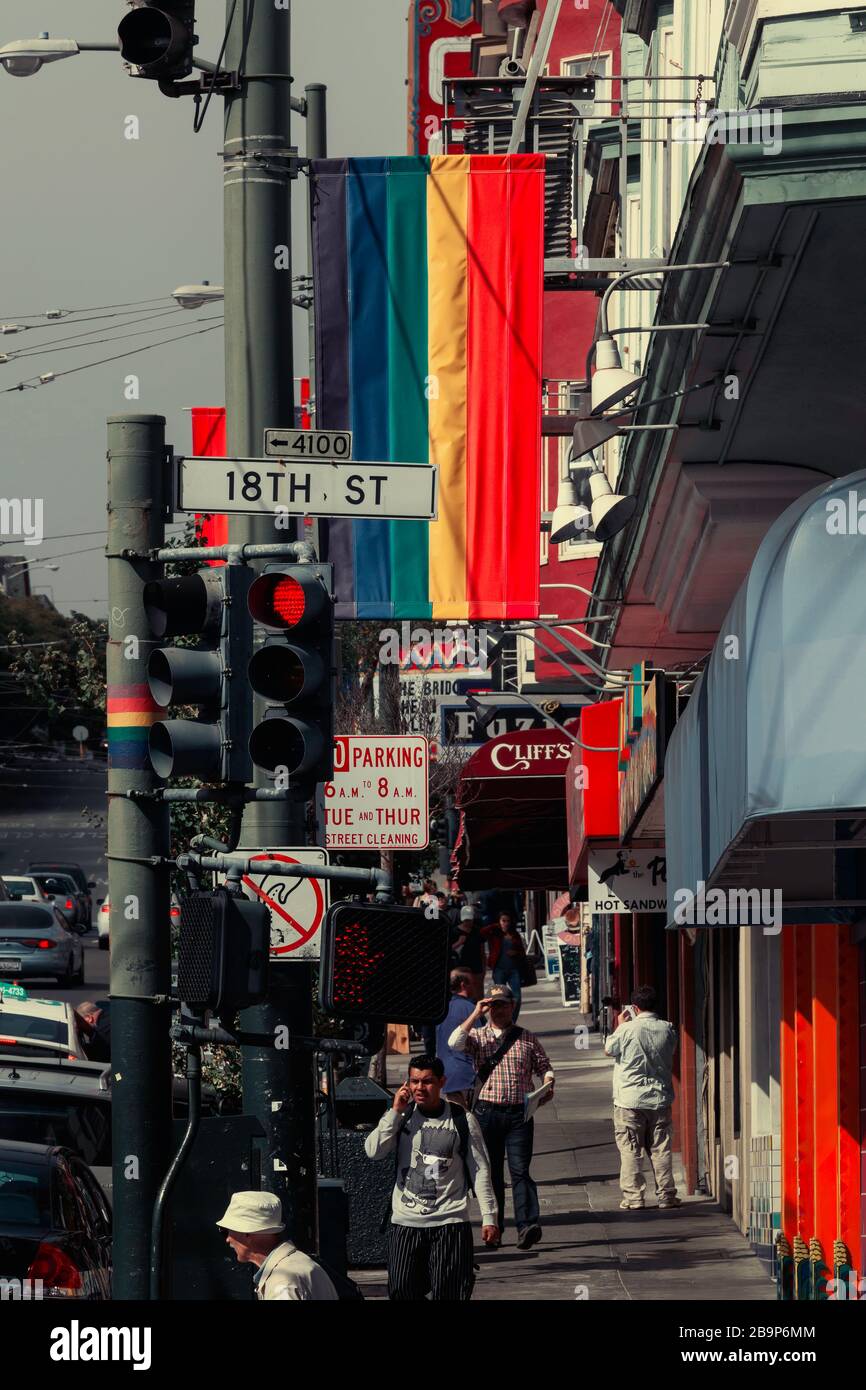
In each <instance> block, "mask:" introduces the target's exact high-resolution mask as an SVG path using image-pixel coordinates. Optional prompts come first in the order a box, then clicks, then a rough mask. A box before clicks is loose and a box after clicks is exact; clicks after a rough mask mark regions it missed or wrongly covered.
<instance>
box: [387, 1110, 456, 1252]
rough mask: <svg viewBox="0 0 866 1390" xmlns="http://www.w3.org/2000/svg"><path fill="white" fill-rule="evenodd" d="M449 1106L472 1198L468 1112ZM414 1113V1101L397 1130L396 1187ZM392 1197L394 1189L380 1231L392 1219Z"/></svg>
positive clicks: (395, 1151) (395, 1149) (389, 1195)
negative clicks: (405, 1137) (402, 1148)
mask: <svg viewBox="0 0 866 1390" xmlns="http://www.w3.org/2000/svg"><path fill="white" fill-rule="evenodd" d="M447 1105H448V1110H449V1119H450V1120H451V1123H452V1124H453V1125H454V1127H455V1129H456V1130H457V1152H458V1153H459V1155H460V1158H461V1159H462V1161H463V1173H464V1176H465V1178H466V1191H467V1192H468V1193H469V1195H470V1197H474V1196H475V1189H474V1188H473V1186H472V1181H471V1179H470V1177H469V1165H468V1163H467V1162H466V1159H467V1155H468V1153H469V1121H468V1120H467V1118H466V1111H465V1110H464V1109H463V1106H462V1105H456V1104H455V1103H454V1101H453V1100H449V1101H448V1102H447ZM414 1112H415V1102H414V1100H413V1101H410V1102H409V1104H408V1105H407V1106H406V1109H405V1110H404V1111H403V1120H402V1123H401V1125H400V1128H399V1129H398V1130H397V1143H396V1145H395V1146H394V1185H393V1186H394V1187H396V1186H397V1180H398V1178H399V1176H400V1140H401V1139H402V1137H403V1135H404V1133H405V1132H406V1130H407V1129H408V1128H409V1121H410V1120H411V1118H412V1116H413V1114H414ZM392 1195H393V1187H392V1189H391V1191H390V1192H389V1193H388V1203H387V1206H386V1207H385V1212H384V1214H383V1216H382V1224H381V1226H380V1227H379V1229H380V1231H384V1230H385V1229H386V1228H387V1226H388V1222H389V1221H390V1219H391V1198H392Z"/></svg>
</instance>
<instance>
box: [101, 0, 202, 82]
mask: <svg viewBox="0 0 866 1390" xmlns="http://www.w3.org/2000/svg"><path fill="white" fill-rule="evenodd" d="M117 37H118V38H119V39H120V56H121V57H122V58H123V59H125V61H126V62H127V63H131V64H132V65H133V67H137V68H138V70H139V76H141V77H151V78H156V79H159V80H164V79H169V80H175V79H178V78H183V77H189V75H190V73H191V72H192V51H193V49H194V48H195V45H196V44H197V43H198V35H197V34H196V32H195V0H159V3H158V4H151V3H150V0H142V3H138V4H136V5H135V8H134V9H131V10H130V11H129V14H127V15H125V16H124V18H123V19H122V20H121V21H120V24H119V25H118V26H117Z"/></svg>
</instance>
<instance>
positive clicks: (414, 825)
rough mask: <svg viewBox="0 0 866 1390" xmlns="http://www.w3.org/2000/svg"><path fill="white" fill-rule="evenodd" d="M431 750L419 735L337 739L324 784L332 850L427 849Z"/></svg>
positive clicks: (327, 836)
mask: <svg viewBox="0 0 866 1390" xmlns="http://www.w3.org/2000/svg"><path fill="white" fill-rule="evenodd" d="M428 784H429V747H428V743H427V739H426V738H424V737H423V736H422V735H420V734H338V735H337V737H336V738H335V739H334V780H333V782H327V783H326V784H325V832H326V833H325V844H326V845H327V846H328V849H425V848H426V846H427V841H428V836H429V829H430V826H429V807H428Z"/></svg>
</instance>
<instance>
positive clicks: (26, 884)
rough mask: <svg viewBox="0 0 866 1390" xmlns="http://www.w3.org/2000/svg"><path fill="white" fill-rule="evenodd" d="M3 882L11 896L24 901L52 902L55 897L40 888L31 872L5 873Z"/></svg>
mask: <svg viewBox="0 0 866 1390" xmlns="http://www.w3.org/2000/svg"><path fill="white" fill-rule="evenodd" d="M3 882H4V883H5V884H6V891H7V893H8V894H9V896H10V898H17V900H18V901H19V902H22V903H50V902H52V901H53V897H52V895H51V894H50V893H46V892H45V890H44V889H43V888H40V886H39V884H38V883H37V882H36V879H35V878H31V876H30V875H29V874H4V875H3Z"/></svg>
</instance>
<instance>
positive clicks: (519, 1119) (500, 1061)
mask: <svg viewBox="0 0 866 1390" xmlns="http://www.w3.org/2000/svg"><path fill="white" fill-rule="evenodd" d="M513 1014H514V999H513V997H512V993H511V990H510V989H509V987H508V985H494V986H493V988H492V989H491V991H490V994H489V995H488V997H487V998H486V999H482V1000H480V1001H479V1002H478V1003H477V1004H476V1005H475V1008H474V1009H473V1010H472V1013H471V1014H469V1015H468V1017H467V1018H465V1019H464V1020H463V1022H462V1023H461V1024H460V1025H459V1026H458V1027H457V1028H455V1030H454V1032H453V1033H452V1034H451V1037H450V1038H449V1039H448V1045H449V1047H451V1048H452V1049H453V1050H454V1051H455V1052H462V1051H465V1052H466V1053H467V1055H468V1056H469V1057H471V1058H472V1060H473V1062H474V1064H475V1068H476V1072H477V1076H476V1081H475V1101H474V1106H473V1114H474V1115H475V1116H477V1118H478V1122H479V1124H480V1125H481V1130H482V1133H483V1134H484V1142H485V1143H486V1145H487V1152H488V1154H489V1156H490V1174H491V1177H492V1180H493V1191H494V1193H495V1194H496V1204H497V1219H496V1224H497V1226H498V1227H499V1230H500V1232H501V1231H504V1229H505V1160H506V1158H507V1159H508V1171H509V1173H510V1174H511V1195H512V1198H513V1201H514V1218H515V1221H516V1222H517V1245H518V1248H519V1249H521V1250H528V1249H529V1248H530V1246H533V1245H535V1244H537V1242H538V1241H539V1240H541V1222H540V1220H539V1206H538V1189H537V1188H536V1186H535V1183H534V1181H533V1179H532V1175H531V1173H530V1171H529V1167H530V1164H531V1162H532V1146H533V1141H534V1135H535V1120H534V1119H533V1118H532V1117H530V1118H529V1119H527V1118H526V1097H527V1095H528V1094H529V1092H530V1091H531V1090H532V1089H533V1084H532V1079H533V1077H534V1076H538V1077H540V1078H542V1079H543V1080H544V1081H545V1082H547V1081H549V1082H551V1083H552V1082H553V1079H554V1077H553V1068H552V1066H551V1065H550V1058H549V1057H548V1055H547V1053H546V1052H545V1050H544V1048H543V1047H542V1046H541V1043H540V1042H539V1040H538V1038H537V1037H536V1036H535V1034H534V1033H529V1032H527V1031H526V1029H525V1028H517V1027H515V1025H514V1021H513ZM485 1015H489V1017H488V1019H487V1021H486V1022H485V1026H484V1027H482V1028H476V1026H475V1025H476V1024H477V1022H478V1020H479V1019H481V1018H482V1017H484V1016H485ZM552 1098H553V1089H552V1086H551V1091H550V1094H549V1095H548V1096H546V1097H545V1098H544V1100H543V1101H542V1102H541V1103H542V1104H543V1105H546V1104H547V1102H548V1101H549V1100H552ZM498 1244H499V1242H497V1245H498Z"/></svg>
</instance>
